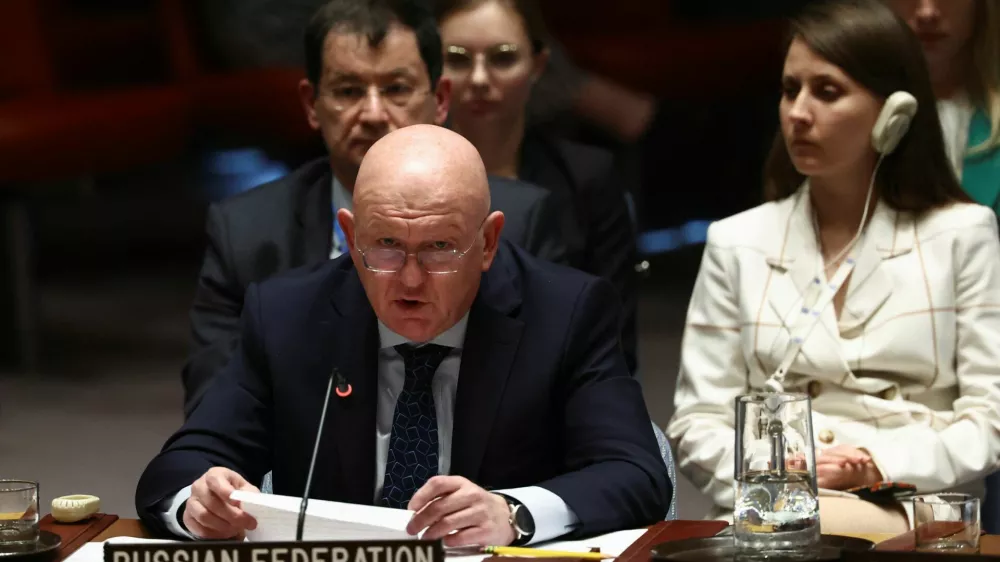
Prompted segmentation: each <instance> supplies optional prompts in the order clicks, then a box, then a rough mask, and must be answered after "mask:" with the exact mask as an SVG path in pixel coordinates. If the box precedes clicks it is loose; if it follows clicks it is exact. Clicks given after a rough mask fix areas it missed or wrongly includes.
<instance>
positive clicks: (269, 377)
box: [136, 125, 672, 546]
mask: <svg viewBox="0 0 1000 562" xmlns="http://www.w3.org/2000/svg"><path fill="white" fill-rule="evenodd" d="M354 195H355V205H356V207H355V211H354V213H352V212H351V211H348V210H346V209H341V210H340V211H339V212H338V219H339V224H340V226H341V228H342V229H343V232H344V234H345V237H346V240H347V247H348V249H349V252H350V256H343V257H341V258H338V259H336V260H332V261H328V262H326V263H323V264H320V265H318V266H313V267H312V268H309V269H306V270H299V271H296V272H293V273H289V274H288V275H286V276H279V277H275V278H272V279H270V280H268V281H266V282H264V283H262V284H261V285H259V286H258V285H252V286H251V287H250V289H249V290H248V291H247V302H246V306H245V309H244V317H243V334H242V338H241V340H240V347H239V348H238V350H237V353H236V354H235V355H234V358H233V361H232V362H231V363H229V365H228V366H227V367H226V368H225V369H224V370H223V371H222V373H220V375H219V377H218V379H217V380H216V381H215V383H213V385H212V386H211V387H210V388H209V390H208V392H207V393H206V395H205V397H204V399H203V400H202V401H201V403H200V404H199V405H198V406H197V407H196V408H195V410H194V412H192V414H191V416H190V418H189V419H188V421H187V422H186V423H185V425H184V426H183V427H182V428H181V429H180V431H179V432H178V433H176V434H175V435H174V436H173V437H171V438H170V440H169V441H168V442H167V444H166V446H165V447H164V450H163V451H162V452H161V453H160V454H159V455H158V456H157V457H156V458H155V459H153V461H152V462H151V463H150V465H149V466H148V467H147V468H146V470H145V472H144V473H143V475H142V477H141V479H140V481H139V485H138V488H137V491H136V509H137V511H138V513H139V515H140V517H142V519H143V521H145V522H146V524H147V525H149V526H150V528H152V529H155V530H157V531H160V532H164V531H171V532H173V533H175V534H178V535H190V536H193V537H198V538H216V539H218V538H232V537H237V536H240V535H241V534H242V533H243V532H244V531H245V530H246V529H252V528H254V527H255V525H256V522H255V521H254V520H253V519H252V518H251V517H250V516H249V515H248V514H247V513H245V512H243V511H242V510H241V509H240V507H239V502H236V501H233V500H232V499H231V493H232V492H233V491H234V490H237V489H242V490H254V489H256V488H255V485H256V484H259V483H260V482H261V479H262V477H263V476H264V474H265V473H267V472H269V471H271V472H272V474H273V484H274V491H275V493H278V494H284V495H300V494H302V492H303V489H304V482H305V478H306V474H307V472H308V470H309V461H310V457H311V452H312V442H313V439H314V436H315V432H316V430H317V428H316V424H317V422H318V419H319V417H320V416H319V414H320V411H321V410H322V408H323V396H324V389H326V388H327V385H328V381H329V380H330V379H331V377H334V375H333V374H331V373H339V374H338V375H337V377H335V380H337V381H338V383H339V384H340V389H341V391H342V392H340V393H338V396H337V397H334V398H333V399H332V402H331V404H330V406H329V408H330V410H329V413H328V417H327V421H326V426H325V429H324V431H323V439H322V441H321V443H320V446H319V449H318V451H319V453H318V456H317V458H318V460H317V464H316V468H315V474H316V475H318V478H316V480H314V482H313V484H314V487H313V490H312V492H313V493H312V495H313V496H314V497H316V498H321V499H327V500H336V501H344V502H352V503H359V504H371V503H373V502H376V503H378V504H381V505H384V506H388V507H396V508H408V509H410V510H412V511H414V512H415V515H414V516H413V519H412V521H411V523H410V525H409V527H408V529H407V530H408V531H409V532H410V533H411V534H416V533H418V532H420V531H422V530H424V529H426V532H425V535H424V538H426V539H438V538H442V539H444V542H445V544H446V545H447V546H459V545H487V544H500V545H503V544H511V543H529V542H538V541H544V540H548V539H553V538H556V537H560V536H563V535H567V534H572V535H575V536H584V535H592V534H597V533H604V532H609V531H614V530H618V529H625V528H636V527H641V526H644V525H649V524H652V523H653V522H655V521H657V520H661V519H663V517H664V515H665V513H666V511H667V506H668V505H669V503H670V497H671V494H672V486H671V483H670V481H669V478H668V476H667V470H666V467H665V466H664V464H663V460H662V458H661V457H660V455H659V451H658V449H657V444H656V439H655V437H654V435H653V431H652V428H651V426H650V423H649V414H648V412H647V411H646V408H645V405H644V403H643V398H642V392H641V389H640V387H639V384H638V382H636V381H635V380H634V379H633V378H631V376H630V375H629V373H628V369H627V368H626V365H625V360H624V356H623V354H622V349H621V345H620V336H619V326H620V310H621V305H620V303H619V300H618V298H617V296H616V294H615V290H614V288H613V287H612V286H611V285H610V284H609V283H608V282H607V281H605V280H603V279H600V278H596V277H592V276H590V275H587V274H585V273H582V272H579V271H575V270H572V269H568V268H564V267H561V266H557V265H552V264H549V263H546V262H544V261H541V260H538V259H536V258H534V257H532V256H530V255H528V254H527V253H525V252H524V251H523V250H521V249H519V248H517V247H516V246H514V245H513V244H510V243H509V242H506V241H501V240H500V232H501V230H502V229H503V226H504V216H503V214H502V213H500V212H496V211H494V212H490V201H489V191H488V187H487V180H486V172H485V168H484V166H483V163H482V160H481V159H480V158H479V155H478V153H477V152H476V150H475V148H474V147H473V146H472V145H471V144H470V143H469V142H468V141H466V140H465V139H464V138H462V137H461V136H459V135H457V134H455V133H453V132H450V131H448V130H446V129H443V128H439V127H433V126H425V125H417V126H413V127H407V128H404V129H401V130H399V131H396V132H393V133H390V134H389V135H388V136H386V137H385V138H383V139H382V140H380V141H378V142H377V143H376V144H375V145H374V146H373V147H372V148H371V150H370V151H369V152H368V155H367V156H366V157H365V160H364V164H363V165H362V167H361V170H360V173H359V174H358V178H357V185H356V188H355V194H354ZM348 385H349V386H348ZM344 394H347V396H343V395H344ZM373 426H374V429H375V435H373V434H372V432H371V429H372V427H373ZM438 475H441V476H438ZM487 490H493V491H492V492H488V491H487ZM452 533H454V534H452Z"/></svg>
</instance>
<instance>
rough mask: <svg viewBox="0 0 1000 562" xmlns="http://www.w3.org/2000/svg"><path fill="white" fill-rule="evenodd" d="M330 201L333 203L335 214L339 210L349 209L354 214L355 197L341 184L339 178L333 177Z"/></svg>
mask: <svg viewBox="0 0 1000 562" xmlns="http://www.w3.org/2000/svg"><path fill="white" fill-rule="evenodd" d="M330 200H331V201H332V202H333V208H334V212H336V210H337V209H347V210H348V211H351V212H354V196H353V195H351V193H350V192H349V191H347V188H346V187H344V184H342V183H340V181H339V180H338V179H337V176H333V180H332V181H331V182H330Z"/></svg>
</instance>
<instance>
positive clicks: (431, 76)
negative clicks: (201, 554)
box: [183, 0, 567, 415]
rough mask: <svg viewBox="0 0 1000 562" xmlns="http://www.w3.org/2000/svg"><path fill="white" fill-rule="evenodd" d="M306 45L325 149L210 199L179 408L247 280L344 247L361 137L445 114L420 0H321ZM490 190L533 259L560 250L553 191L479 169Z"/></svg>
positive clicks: (306, 95)
mask: <svg viewBox="0 0 1000 562" xmlns="http://www.w3.org/2000/svg"><path fill="white" fill-rule="evenodd" d="M305 54H306V68H307V75H308V78H307V79H306V80H303V81H302V82H301V83H300V85H299V93H300V96H301V98H302V104H303V106H304V108H305V111H306V115H307V118H308V120H309V124H310V125H311V126H312V127H313V128H314V129H316V130H318V131H320V132H321V133H322V135H323V139H324V141H325V143H326V146H327V148H328V150H329V158H323V159H321V160H317V161H314V162H311V163H308V164H306V165H304V166H303V167H301V168H299V169H298V170H295V171H294V172H293V173H292V174H290V175H289V176H287V177H285V178H283V179H280V180H278V181H275V182H271V183H268V184H265V185H262V186H259V187H257V188H255V189H253V190H250V191H249V192H247V193H244V194H241V195H238V196H236V197H232V198H230V199H227V200H225V201H223V202H221V203H218V204H215V205H212V206H211V207H210V209H209V213H208V226H207V231H208V239H209V242H208V248H207V250H206V253H205V258H204V262H203V264H202V269H201V273H200V275H199V278H198V288H197V292H196V294H195V299H194V304H193V306H192V310H191V325H192V335H193V350H192V352H191V355H190V357H189V358H188V361H187V363H186V364H185V366H184V371H183V380H184V393H185V398H184V410H185V415H190V413H191V411H192V410H193V409H194V407H195V406H196V405H197V403H198V402H199V400H200V399H201V396H202V395H203V394H204V392H205V389H206V388H207V386H208V384H209V382H210V381H211V379H212V378H213V377H214V376H215V375H216V373H218V372H219V370H220V369H222V367H223V366H224V365H225V364H226V362H227V361H228V359H229V357H230V356H231V354H232V350H233V348H234V346H235V340H236V335H237V331H238V320H239V317H240V312H241V311H242V309H243V298H244V294H245V291H246V288H247V286H248V285H249V284H250V283H252V282H255V281H260V280H263V279H266V278H267V277H270V276H271V275H274V274H275V273H279V272H282V271H286V270H288V269H292V268H295V267H299V266H302V265H308V264H314V263H319V262H322V261H325V260H327V259H329V258H332V257H337V256H339V255H340V254H342V253H344V252H345V251H346V248H344V238H343V233H342V232H339V231H338V230H337V229H336V225H335V221H334V215H335V213H336V210H337V209H341V208H346V209H348V210H349V209H350V208H351V205H352V196H351V193H352V191H353V189H354V182H355V178H356V176H357V173H358V167H359V166H360V164H361V159H362V158H363V157H364V155H365V153H366V152H367V151H368V148H369V147H370V146H371V145H372V143H374V142H375V141H376V140H378V139H379V138H381V137H382V136H384V135H386V134H387V133H389V132H391V131H393V130H395V129H397V128H400V127H405V126H408V125H413V124H418V123H428V124H429V123H436V124H441V123H443V122H444V120H445V118H446V117H447V113H448V102H449V95H450V84H449V83H448V82H447V80H440V79H439V78H440V76H441V66H442V49H441V40H440V37H439V36H438V32H437V27H436V23H435V21H434V18H433V16H432V14H431V13H430V12H429V11H428V10H427V8H426V7H425V6H424V5H423V4H422V3H421V2H420V0H382V1H376V2H359V1H357V0H334V1H332V2H329V3H327V4H326V5H324V6H323V7H322V8H321V9H320V10H319V11H318V12H317V13H316V16H315V17H314V18H313V20H312V21H311V22H310V24H309V26H308V28H307V30H306V50H305ZM490 191H491V194H492V197H493V199H492V200H493V206H494V208H495V209H498V210H501V211H503V212H504V214H505V215H506V216H507V217H508V220H507V228H506V229H505V231H504V233H505V237H507V238H508V239H509V240H511V241H513V242H515V243H517V244H519V245H521V246H522V247H523V248H525V249H526V250H528V251H529V252H530V253H532V254H534V255H536V256H539V257H541V258H543V259H547V260H550V261H554V262H557V263H564V262H565V261H566V258H567V253H566V247H565V244H564V242H563V238H564V236H565V235H564V234H563V233H562V231H561V230H560V226H559V224H560V221H559V220H558V218H557V217H558V216H559V214H560V213H562V212H563V211H562V208H563V207H564V206H565V203H564V202H562V201H561V200H560V196H559V195H556V194H552V193H551V192H549V191H548V190H544V189H541V188H538V187H536V186H534V185H530V184H527V183H522V182H518V181H514V180H506V179H500V178H490Z"/></svg>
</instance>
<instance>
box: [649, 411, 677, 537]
mask: <svg viewBox="0 0 1000 562" xmlns="http://www.w3.org/2000/svg"><path fill="white" fill-rule="evenodd" d="M653 434H655V435H656V444H657V445H659V446H660V456H661V457H663V464H665V465H667V475H668V476H669V477H670V486H671V487H672V488H673V490H672V493H671V494H670V509H669V510H668V511H667V521H670V520H672V519H677V470H676V469H675V468H674V454H673V452H671V450H670V441H668V440H667V436H666V435H664V433H663V430H662V429H660V427H659V426H658V425H656V423H655V422H653Z"/></svg>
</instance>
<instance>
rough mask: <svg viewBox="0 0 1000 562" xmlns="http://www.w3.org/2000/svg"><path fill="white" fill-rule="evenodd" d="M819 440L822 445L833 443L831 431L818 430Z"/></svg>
mask: <svg viewBox="0 0 1000 562" xmlns="http://www.w3.org/2000/svg"><path fill="white" fill-rule="evenodd" d="M819 442H820V443H822V444H824V445H829V444H830V443H833V432H832V431H830V430H829V429H824V430H823V431H820V432H819Z"/></svg>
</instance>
